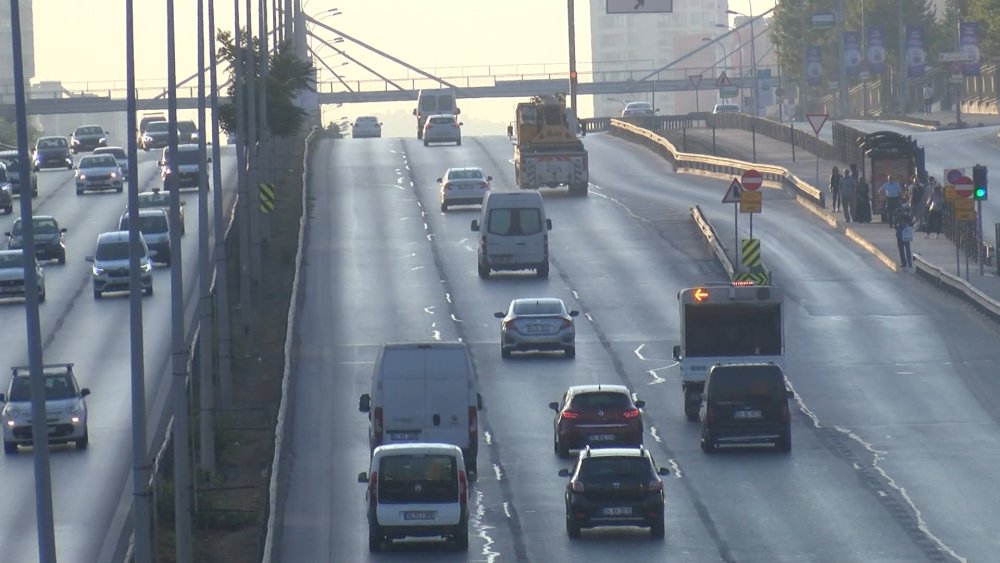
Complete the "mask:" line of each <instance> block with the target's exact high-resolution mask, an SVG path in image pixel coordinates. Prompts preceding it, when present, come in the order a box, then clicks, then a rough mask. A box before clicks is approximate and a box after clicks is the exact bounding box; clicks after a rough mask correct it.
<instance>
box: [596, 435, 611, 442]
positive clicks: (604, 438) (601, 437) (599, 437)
mask: <svg viewBox="0 0 1000 563" xmlns="http://www.w3.org/2000/svg"><path fill="white" fill-rule="evenodd" d="M614 439H615V435H614V434H591V435H590V441H591V442H610V441H612V440H614Z"/></svg>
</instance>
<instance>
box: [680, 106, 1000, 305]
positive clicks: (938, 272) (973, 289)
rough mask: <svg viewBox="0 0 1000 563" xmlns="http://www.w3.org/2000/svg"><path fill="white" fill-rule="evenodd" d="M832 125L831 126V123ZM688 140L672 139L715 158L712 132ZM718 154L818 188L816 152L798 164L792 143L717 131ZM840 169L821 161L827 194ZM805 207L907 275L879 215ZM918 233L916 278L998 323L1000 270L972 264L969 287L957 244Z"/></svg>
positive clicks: (697, 132) (691, 134) (799, 154)
mask: <svg viewBox="0 0 1000 563" xmlns="http://www.w3.org/2000/svg"><path fill="white" fill-rule="evenodd" d="M997 122H998V124H1000V117H998V118H997ZM826 126H827V127H828V126H829V124H827V125H826ZM685 136H686V143H687V148H686V149H685V148H684V147H682V146H681V145H682V143H681V139H680V135H679V134H673V133H671V134H670V135H669V138H670V139H671V142H674V143H675V145H676V146H677V149H678V150H680V151H683V152H692V153H702V154H712V131H711V130H710V129H688V130H687V131H686V135H685ZM715 149H716V156H721V157H725V158H733V159H738V160H745V161H748V162H758V163H766V164H773V165H777V166H781V167H784V168H786V169H788V170H789V171H790V172H791V173H793V174H795V175H796V176H798V177H799V178H800V179H802V180H804V181H806V182H808V183H809V184H812V185H813V186H816V157H815V156H814V155H812V154H811V153H807V152H804V151H802V150H801V149H796V151H795V159H794V160H793V159H792V149H791V145H790V144H788V143H783V142H780V141H775V140H773V139H769V138H767V137H764V136H763V135H757V136H756V139H754V136H753V135H752V134H751V133H750V132H749V131H743V130H740V129H717V130H716V131H715ZM754 152H756V159H754ZM834 166H837V167H839V168H840V169H841V170H843V169H844V167H845V163H843V162H833V161H827V160H820V161H819V177H820V181H819V186H816V187H821V189H824V190H825V189H826V183H827V181H828V178H829V175H830V170H831V169H832V168H833V167H834ZM799 202H800V204H802V205H803V206H804V207H805V208H806V209H808V210H809V211H811V212H812V213H814V214H815V215H816V216H817V217H818V218H820V219H821V220H823V221H824V222H825V223H827V224H828V225H830V226H831V227H832V228H834V229H836V230H838V231H840V232H841V233H843V234H844V236H846V237H848V238H850V239H851V240H853V241H854V242H856V243H857V244H858V245H859V246H861V247H862V248H864V249H865V250H867V251H868V252H870V253H871V254H872V255H874V256H875V257H876V258H878V259H879V260H880V261H881V262H882V263H883V264H885V266H886V267H887V268H889V269H890V270H893V271H896V272H900V271H903V270H902V268H900V266H899V251H898V249H897V246H896V233H895V230H894V229H892V228H890V227H889V226H888V225H886V224H884V223H879V222H878V221H879V216H878V215H877V214H876V215H874V216H873V218H872V220H873V221H875V222H873V223H870V224H860V223H847V222H845V221H844V217H843V215H842V214H840V213H837V214H834V213H833V212H832V211H830V210H829V209H823V208H820V207H818V206H817V205H815V204H813V203H811V202H807V201H805V200H804V199H802V198H799ZM914 234H915V236H914V240H913V242H912V243H911V247H912V249H913V265H914V270H913V271H914V273H915V274H917V275H920V276H922V277H924V278H926V279H929V280H930V281H932V282H933V283H935V284H936V285H939V286H941V287H943V288H945V289H949V290H950V291H951V292H953V293H955V294H957V295H960V296H962V297H964V298H966V299H967V300H969V301H970V302H971V303H972V304H973V305H975V306H977V307H978V308H979V309H980V310H982V311H983V312H984V313H987V314H988V315H989V316H990V317H991V318H993V319H994V320H1000V276H997V268H996V265H995V264H994V265H993V266H990V265H987V266H986V267H985V268H984V270H985V273H984V275H982V276H981V275H980V274H979V264H978V263H976V262H972V261H971V260H970V262H969V265H968V282H966V281H965V276H966V262H965V256H964V255H961V256H960V259H959V262H960V266H961V274H960V275H956V253H955V244H954V243H953V242H952V241H950V240H948V239H946V238H944V237H941V238H939V239H935V238H934V237H931V238H927V239H925V238H924V235H923V233H919V232H917V233H914ZM994 259H995V258H994Z"/></svg>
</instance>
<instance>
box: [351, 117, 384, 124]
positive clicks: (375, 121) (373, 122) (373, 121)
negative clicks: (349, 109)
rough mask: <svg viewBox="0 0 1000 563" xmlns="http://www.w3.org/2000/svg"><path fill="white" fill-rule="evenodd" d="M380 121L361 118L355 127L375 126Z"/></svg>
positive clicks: (372, 118)
mask: <svg viewBox="0 0 1000 563" xmlns="http://www.w3.org/2000/svg"><path fill="white" fill-rule="evenodd" d="M377 123H378V120H377V119H375V118H374V117H359V118H358V119H357V121H355V122H354V124H355V125H375V124H377Z"/></svg>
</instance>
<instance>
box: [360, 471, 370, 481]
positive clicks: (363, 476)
mask: <svg viewBox="0 0 1000 563" xmlns="http://www.w3.org/2000/svg"><path fill="white" fill-rule="evenodd" d="M367 482H368V472H367V471H362V472H361V473H358V483H367Z"/></svg>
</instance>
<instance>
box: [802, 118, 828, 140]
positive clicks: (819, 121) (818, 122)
mask: <svg viewBox="0 0 1000 563" xmlns="http://www.w3.org/2000/svg"><path fill="white" fill-rule="evenodd" d="M827 117H830V116H829V114H826V113H807V114H806V119H808V120H809V125H812V128H813V133H816V136H817V137H819V132H820V131H822V130H823V124H824V123H826V118H827Z"/></svg>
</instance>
